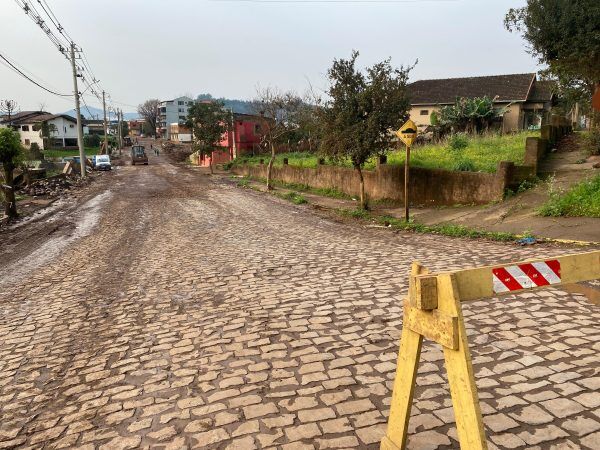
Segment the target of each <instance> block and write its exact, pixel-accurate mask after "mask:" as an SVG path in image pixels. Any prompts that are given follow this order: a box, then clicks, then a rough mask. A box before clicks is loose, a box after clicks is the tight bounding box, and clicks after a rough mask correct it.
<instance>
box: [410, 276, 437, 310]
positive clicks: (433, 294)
mask: <svg viewBox="0 0 600 450" xmlns="http://www.w3.org/2000/svg"><path fill="white" fill-rule="evenodd" d="M415 297H416V298H415V300H416V307H417V308H419V309H423V310H425V311H432V310H434V309H436V308H437V304H438V299H437V277H435V276H431V275H419V276H417V277H415Z"/></svg>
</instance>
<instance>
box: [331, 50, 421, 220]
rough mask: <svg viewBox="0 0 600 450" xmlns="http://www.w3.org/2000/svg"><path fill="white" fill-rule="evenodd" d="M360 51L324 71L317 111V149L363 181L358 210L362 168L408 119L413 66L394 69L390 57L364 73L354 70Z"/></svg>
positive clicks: (379, 151) (362, 200)
mask: <svg viewBox="0 0 600 450" xmlns="http://www.w3.org/2000/svg"><path fill="white" fill-rule="evenodd" d="M357 58H358V52H357V51H354V52H352V55H351V57H350V59H336V60H334V61H333V66H332V67H331V68H330V69H329V71H328V77H329V81H330V87H329V90H328V94H329V99H328V100H327V101H326V102H325V107H324V108H323V109H322V111H321V122H322V127H323V128H322V133H323V138H322V140H321V151H322V152H323V153H324V154H327V155H329V156H331V157H332V158H334V159H349V160H350V161H351V162H352V165H353V166H354V168H355V169H356V170H357V171H358V173H359V176H360V180H361V206H362V207H363V208H364V207H365V206H366V201H365V198H364V183H363V179H362V171H361V169H362V167H363V166H364V164H365V162H366V161H367V160H368V159H369V158H370V157H372V156H374V155H377V154H383V153H385V152H386V151H387V150H388V149H389V147H390V146H391V145H392V142H393V140H394V137H393V134H392V131H394V130H397V129H398V128H399V127H400V126H401V125H402V123H403V122H404V121H405V120H406V119H407V118H408V113H407V111H408V108H409V105H410V103H409V98H408V95H407V91H406V83H407V80H408V74H409V72H410V70H411V68H412V67H407V68H405V67H400V68H393V67H392V65H391V61H390V59H387V60H385V61H382V62H380V63H377V64H375V65H374V66H372V67H369V68H367V69H366V71H365V72H362V71H360V70H359V69H357V68H356V59H357Z"/></svg>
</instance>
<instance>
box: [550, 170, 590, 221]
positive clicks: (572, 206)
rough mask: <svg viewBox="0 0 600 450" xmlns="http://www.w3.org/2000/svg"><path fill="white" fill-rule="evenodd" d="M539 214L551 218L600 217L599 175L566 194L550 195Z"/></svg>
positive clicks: (574, 187)
mask: <svg viewBox="0 0 600 450" xmlns="http://www.w3.org/2000/svg"><path fill="white" fill-rule="evenodd" d="M539 213H540V215H542V216H552V217H559V216H565V217H600V175H596V176H595V177H593V178H591V179H589V180H585V181H582V182H581V183H579V184H576V185H575V186H573V187H572V188H571V189H569V190H568V191H567V192H562V193H553V194H551V195H550V200H548V201H547V202H546V203H545V204H544V205H543V206H542V207H541V208H540V210H539Z"/></svg>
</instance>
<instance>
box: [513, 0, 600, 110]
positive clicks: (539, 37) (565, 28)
mask: <svg viewBox="0 0 600 450" xmlns="http://www.w3.org/2000/svg"><path fill="white" fill-rule="evenodd" d="M504 24H505V26H506V28H507V29H508V30H509V31H513V32H519V33H521V34H522V36H523V38H524V39H525V40H526V41H527V42H528V44H529V51H530V53H531V54H532V55H534V56H535V57H537V58H538V60H539V62H540V63H541V64H546V65H547V66H548V70H547V71H546V73H547V75H550V77H551V78H552V79H554V80H556V81H557V82H558V86H559V87H561V89H562V90H564V91H565V93H567V94H568V95H570V96H573V97H574V99H575V100H576V99H577V98H578V97H581V96H580V95H577V93H576V92H575V93H574V91H573V89H575V91H579V92H582V91H584V92H585V95H586V96H587V98H588V101H589V97H591V94H592V93H593V91H594V86H595V84H597V83H600V1H598V0H527V6H524V7H522V8H511V9H510V10H509V11H508V13H507V14H506V17H505V20H504Z"/></svg>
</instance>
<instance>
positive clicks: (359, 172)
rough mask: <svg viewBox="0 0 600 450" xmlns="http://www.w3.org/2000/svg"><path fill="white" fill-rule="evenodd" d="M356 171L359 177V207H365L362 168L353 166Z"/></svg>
mask: <svg viewBox="0 0 600 450" xmlns="http://www.w3.org/2000/svg"><path fill="white" fill-rule="evenodd" d="M354 168H355V169H356V171H357V172H358V178H359V179H360V209H363V210H364V209H367V199H366V198H365V180H364V178H363V173H362V169H361V168H360V166H354Z"/></svg>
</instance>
